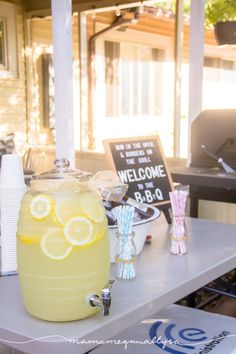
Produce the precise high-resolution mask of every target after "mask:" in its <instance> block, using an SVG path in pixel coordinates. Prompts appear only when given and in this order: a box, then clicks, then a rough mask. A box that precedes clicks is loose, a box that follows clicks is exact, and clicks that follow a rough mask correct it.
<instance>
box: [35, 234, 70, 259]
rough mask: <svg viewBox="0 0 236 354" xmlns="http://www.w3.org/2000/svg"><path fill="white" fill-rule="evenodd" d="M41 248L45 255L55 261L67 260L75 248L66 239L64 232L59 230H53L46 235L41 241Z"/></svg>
mask: <svg viewBox="0 0 236 354" xmlns="http://www.w3.org/2000/svg"><path fill="white" fill-rule="evenodd" d="M40 246H41V249H42V251H43V253H44V254H45V255H46V256H47V257H48V258H51V259H54V260H62V259H64V258H66V257H67V256H68V255H69V254H70V253H71V251H72V250H73V246H72V245H71V244H69V243H68V242H67V240H66V239H65V237H64V235H63V231H62V230H60V229H57V228H54V229H51V230H49V231H48V232H47V233H45V234H44V236H43V237H42V239H41V241H40Z"/></svg>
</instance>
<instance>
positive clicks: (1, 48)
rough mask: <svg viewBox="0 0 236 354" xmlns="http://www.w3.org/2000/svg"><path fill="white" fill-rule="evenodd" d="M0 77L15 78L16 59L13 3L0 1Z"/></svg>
mask: <svg viewBox="0 0 236 354" xmlns="http://www.w3.org/2000/svg"><path fill="white" fill-rule="evenodd" d="M0 14H1V17H0V78H7V79H8V78H16V77H17V75H18V59H17V44H16V14H15V5H14V4H10V3H6V2H3V1H0Z"/></svg>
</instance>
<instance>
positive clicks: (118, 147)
mask: <svg viewBox="0 0 236 354" xmlns="http://www.w3.org/2000/svg"><path fill="white" fill-rule="evenodd" d="M115 149H116V150H117V151H119V150H124V149H125V147H124V144H119V145H115Z"/></svg>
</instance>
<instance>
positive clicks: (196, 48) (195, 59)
mask: <svg viewBox="0 0 236 354" xmlns="http://www.w3.org/2000/svg"><path fill="white" fill-rule="evenodd" d="M204 20H205V0H191V14H190V39H189V106H188V113H189V140H190V126H191V122H192V121H193V120H194V118H195V117H196V116H197V115H198V114H199V113H200V112H201V111H202V81H203V64H204ZM190 158H191V157H190V141H189V157H188V160H189V161H190Z"/></svg>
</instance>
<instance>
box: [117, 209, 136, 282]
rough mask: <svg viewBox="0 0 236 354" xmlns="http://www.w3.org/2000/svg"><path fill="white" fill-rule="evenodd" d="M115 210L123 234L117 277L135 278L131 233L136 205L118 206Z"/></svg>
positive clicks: (120, 231)
mask: <svg viewBox="0 0 236 354" xmlns="http://www.w3.org/2000/svg"><path fill="white" fill-rule="evenodd" d="M113 211H114V213H115V216H116V218H117V224H118V232H119V234H121V235H122V238H121V240H119V242H120V243H119V246H118V249H119V253H120V254H119V257H118V258H119V262H118V267H117V277H118V278H119V279H125V280H128V279H133V278H134V277H135V269H134V264H133V259H132V256H133V255H132V245H131V243H130V242H129V237H130V236H129V235H130V234H131V233H132V223H133V215H134V207H133V206H129V205H125V206H118V207H116V208H114V209H113Z"/></svg>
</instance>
